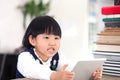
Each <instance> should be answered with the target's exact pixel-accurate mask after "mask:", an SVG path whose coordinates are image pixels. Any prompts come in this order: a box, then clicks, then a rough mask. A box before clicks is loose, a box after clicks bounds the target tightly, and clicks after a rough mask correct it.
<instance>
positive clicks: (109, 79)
mask: <svg viewBox="0 0 120 80" xmlns="http://www.w3.org/2000/svg"><path fill="white" fill-rule="evenodd" d="M11 80H38V79H30V78H20V79H11ZM101 80H120V77H116V76H108V75H103V77H102V79H101Z"/></svg>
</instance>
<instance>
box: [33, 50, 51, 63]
mask: <svg viewBox="0 0 120 80" xmlns="http://www.w3.org/2000/svg"><path fill="white" fill-rule="evenodd" d="M33 50H34V53H35V55H36V56H37V57H38V59H39V60H40V61H41V62H42V63H43V64H47V63H50V61H51V60H52V58H49V59H48V60H47V61H46V62H44V61H43V60H42V59H41V58H40V57H39V56H38V54H37V52H36V51H35V48H33Z"/></svg>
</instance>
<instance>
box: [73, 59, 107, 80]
mask: <svg viewBox="0 0 120 80" xmlns="http://www.w3.org/2000/svg"><path fill="white" fill-rule="evenodd" d="M105 61H106V59H103V58H102V59H93V60H81V61H78V62H77V64H76V65H75V67H74V68H73V70H72V71H73V72H75V77H74V80H90V78H91V74H92V72H94V71H95V70H96V69H97V68H99V67H102V66H103V64H104V62H105Z"/></svg>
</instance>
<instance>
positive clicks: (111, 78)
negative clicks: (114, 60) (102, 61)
mask: <svg viewBox="0 0 120 80" xmlns="http://www.w3.org/2000/svg"><path fill="white" fill-rule="evenodd" d="M101 80H120V77H116V76H108V75H103V77H102V79H101Z"/></svg>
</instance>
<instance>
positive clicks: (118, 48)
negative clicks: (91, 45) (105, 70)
mask: <svg viewBox="0 0 120 80" xmlns="http://www.w3.org/2000/svg"><path fill="white" fill-rule="evenodd" d="M95 50H98V51H109V52H120V45H107V44H95Z"/></svg>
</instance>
